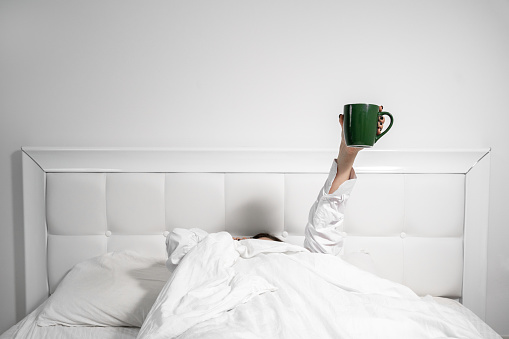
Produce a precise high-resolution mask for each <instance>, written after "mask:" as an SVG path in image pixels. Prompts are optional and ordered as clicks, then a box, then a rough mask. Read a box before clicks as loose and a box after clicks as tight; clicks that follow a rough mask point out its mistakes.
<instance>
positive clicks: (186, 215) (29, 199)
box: [22, 147, 490, 320]
mask: <svg viewBox="0 0 509 339" xmlns="http://www.w3.org/2000/svg"><path fill="white" fill-rule="evenodd" d="M22 151H23V152H22V154H23V195H24V222H25V229H24V234H25V282H26V283H25V285H26V312H27V313H28V312H30V311H32V310H33V309H34V308H35V307H37V306H38V305H39V304H40V303H41V302H42V301H44V300H45V299H46V298H47V297H48V295H49V294H50V293H52V292H53V291H54V290H55V288H56V286H57V285H58V283H59V282H60V280H61V279H62V278H63V276H64V275H65V274H66V272H68V270H69V269H70V268H71V267H72V266H73V265H74V264H75V263H77V262H79V261H81V260H84V259H87V258H90V257H93V256H96V255H99V254H102V253H105V252H110V251H115V250H122V249H134V250H137V251H140V252H143V253H146V254H150V255H158V256H164V255H165V241H164V240H165V238H164V236H166V235H167V234H168V232H169V231H170V230H171V229H173V228H174V227H186V228H191V227H199V228H202V229H205V230H207V231H209V232H216V231H222V230H226V231H228V232H230V233H232V235H239V236H248V235H253V234H255V233H257V232H259V231H269V232H271V233H273V234H275V235H276V236H280V237H281V238H282V239H284V240H285V241H288V242H292V243H297V244H302V242H303V238H304V237H303V235H304V228H305V225H306V221H307V217H308V211H309V208H310V207H311V205H312V203H313V202H314V200H315V199H316V196H317V193H318V191H319V189H320V188H321V187H322V185H323V183H324V181H325V179H326V177H327V173H328V171H329V169H330V166H331V164H332V161H333V159H334V157H335V155H336V152H337V151H336V150H256V149H222V150H204V149H201V150H198V149H133V148H129V149H124V148H123V149H119V148H114V149H107V148H100V149H99V148H97V149H75V148H73V149H69V148H37V147H24V148H23V149H22ZM489 167H490V150H489V149H481V150H448V151H429V150H428V151H418V150H411V151H410V150H407V151H376V150H364V151H362V152H361V153H360V154H359V156H358V159H357V162H356V166H355V168H356V171H357V174H358V177H359V180H358V182H357V184H356V187H355V189H354V192H353V193H352V197H351V199H350V201H349V204H348V207H347V213H346V216H345V228H344V230H343V231H344V235H345V237H346V239H345V247H344V251H345V254H351V253H356V252H360V253H368V254H369V257H370V258H371V259H372V260H373V263H374V266H375V268H376V271H377V274H379V275H380V276H382V277H385V278H388V279H391V280H394V281H397V282H400V283H403V284H405V285H407V286H409V287H410V288H412V289H413V290H414V291H415V292H416V293H418V294H420V295H426V294H430V295H433V296H446V297H451V298H458V299H459V300H460V301H461V302H462V303H463V304H464V305H465V306H466V307H468V308H470V309H471V310H472V311H474V313H476V314H477V315H478V316H479V317H480V318H481V319H483V320H484V319H485V306H486V305H485V303H486V267H487V233H488V206H489V203H488V197H489V173H490V168H489Z"/></svg>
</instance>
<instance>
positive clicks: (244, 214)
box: [233, 200, 281, 236]
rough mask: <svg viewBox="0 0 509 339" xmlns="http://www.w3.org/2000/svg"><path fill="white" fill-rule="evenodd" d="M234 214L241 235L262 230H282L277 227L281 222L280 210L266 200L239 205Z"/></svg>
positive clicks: (274, 231)
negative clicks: (279, 219)
mask: <svg viewBox="0 0 509 339" xmlns="http://www.w3.org/2000/svg"><path fill="white" fill-rule="evenodd" d="M233 214H234V219H235V221H236V225H235V229H236V230H237V233H238V234H239V235H243V236H253V235H255V234H258V233H261V232H267V233H271V234H274V233H276V232H278V231H281V230H280V229H277V225H279V224H280V222H278V210H277V209H276V208H275V206H271V204H269V203H267V202H265V201H260V200H253V201H250V202H248V203H246V204H244V205H242V206H240V207H238V208H237V210H236V211H235V212H234V213H233Z"/></svg>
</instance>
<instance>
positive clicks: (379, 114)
mask: <svg viewBox="0 0 509 339" xmlns="http://www.w3.org/2000/svg"><path fill="white" fill-rule="evenodd" d="M382 115H388V116H389V117H390V118H391V123H390V124H389V127H387V128H386V129H385V131H383V132H382V133H380V134H379V135H377V136H375V142H377V141H378V139H380V138H381V137H383V136H384V135H385V133H387V132H389V130H390V129H391V127H392V123H393V122H394V118H393V117H392V114H391V113H389V112H378V117H381V116H382Z"/></svg>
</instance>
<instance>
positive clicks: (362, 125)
mask: <svg viewBox="0 0 509 339" xmlns="http://www.w3.org/2000/svg"><path fill="white" fill-rule="evenodd" d="M343 114H344V118H343V119H344V120H343V132H344V134H345V141H346V145H347V146H349V147H362V148H367V147H373V145H374V144H375V142H377V141H378V139H380V138H381V137H383V136H384V135H385V133H387V132H388V131H389V130H390V129H391V127H392V123H393V122H394V118H393V117H392V114H391V113H389V112H379V111H378V105H372V104H349V105H345V107H344V110H343ZM382 115H388V116H389V117H390V118H391V123H390V124H389V126H388V127H387V128H386V129H385V131H383V132H382V133H380V134H379V135H377V131H378V117H380V116H382Z"/></svg>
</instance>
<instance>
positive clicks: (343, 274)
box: [138, 232, 481, 339]
mask: <svg viewBox="0 0 509 339" xmlns="http://www.w3.org/2000/svg"><path fill="white" fill-rule="evenodd" d="M176 337H179V338H186V339H191V338H204V337H206V338H390V339H395V338H405V339H408V338H413V339H418V338H427V339H428V338H481V335H480V334H479V332H478V330H477V329H476V328H475V326H473V325H472V323H471V322H469V321H468V319H467V318H466V317H465V316H463V315H462V314H461V313H459V312H458V311H456V310H454V309H451V308H448V307H444V306H441V305H440V304H438V303H436V302H435V301H434V300H433V298H431V297H428V298H424V299H421V298H419V297H418V296H417V295H415V294H414V293H413V292H412V291H411V290H410V289H408V288H407V287H405V286H402V285H399V284H396V283H393V282H390V281H388V280H385V279H381V278H378V277H376V276H375V275H372V274H370V273H367V272H365V271H362V270H359V269H357V268H356V267H354V266H352V265H350V264H348V263H346V262H344V261H343V260H341V259H340V258H338V257H335V256H331V255H327V254H319V253H309V252H308V251H307V250H305V249H303V248H301V247H298V246H294V245H290V244H287V243H278V242H271V241H264V240H243V241H239V242H236V241H234V240H232V238H231V236H230V235H229V234H228V233H225V232H222V233H216V234H210V235H209V236H207V237H206V238H205V239H204V240H203V241H202V242H200V243H199V244H198V245H197V246H196V247H195V248H194V249H193V250H192V251H189V253H188V254H187V255H186V256H185V257H184V258H183V259H182V261H181V263H180V265H179V266H178V268H177V269H176V271H175V272H174V274H173V275H172V278H171V279H170V280H169V281H168V282H167V284H166V285H165V287H164V288H163V290H162V291H161V293H160V295H159V297H158V298H157V300H156V302H155V303H154V306H153V307H152V309H151V311H150V312H149V314H148V316H147V318H146V320H145V322H144V324H143V325H142V328H141V330H140V333H139V336H138V338H140V339H157V338H176Z"/></svg>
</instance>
